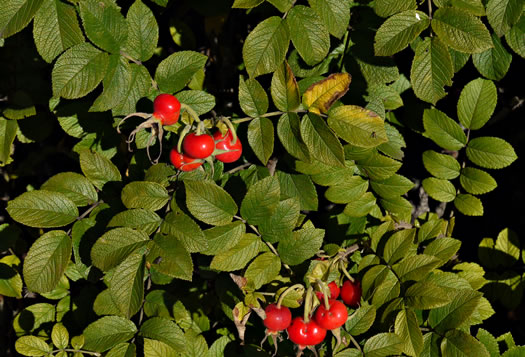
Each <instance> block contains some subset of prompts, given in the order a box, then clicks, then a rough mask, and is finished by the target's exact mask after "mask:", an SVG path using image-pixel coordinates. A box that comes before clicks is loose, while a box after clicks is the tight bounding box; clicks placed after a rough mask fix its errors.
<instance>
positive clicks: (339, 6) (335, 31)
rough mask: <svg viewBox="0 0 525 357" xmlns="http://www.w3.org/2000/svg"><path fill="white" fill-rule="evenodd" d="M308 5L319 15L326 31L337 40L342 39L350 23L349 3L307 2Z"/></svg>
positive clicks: (316, 0)
mask: <svg viewBox="0 0 525 357" xmlns="http://www.w3.org/2000/svg"><path fill="white" fill-rule="evenodd" d="M308 4H310V6H311V7H312V9H313V10H314V11H315V12H316V13H317V14H318V15H319V17H320V18H321V20H322V22H323V23H324V25H325V26H326V29H327V30H328V31H329V32H330V34H332V35H333V36H335V37H337V38H342V37H343V35H344V34H345V32H346V30H347V28H348V23H349V22H350V3H349V2H347V1H338V0H308Z"/></svg>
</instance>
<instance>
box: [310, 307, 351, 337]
mask: <svg viewBox="0 0 525 357" xmlns="http://www.w3.org/2000/svg"><path fill="white" fill-rule="evenodd" d="M328 303H329V305H330V308H329V309H328V310H327V309H326V307H325V305H324V304H321V306H319V307H318V308H317V311H316V312H315V322H317V324H318V325H319V326H321V327H322V328H325V329H327V330H334V329H336V328H338V327H341V326H343V325H344V324H345V322H346V319H348V311H347V310H346V306H345V304H343V303H342V302H340V301H337V300H329V302H328Z"/></svg>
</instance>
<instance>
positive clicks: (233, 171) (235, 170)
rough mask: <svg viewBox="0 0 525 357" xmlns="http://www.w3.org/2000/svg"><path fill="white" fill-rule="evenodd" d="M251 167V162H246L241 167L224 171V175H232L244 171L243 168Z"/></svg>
mask: <svg viewBox="0 0 525 357" xmlns="http://www.w3.org/2000/svg"><path fill="white" fill-rule="evenodd" d="M251 165H252V163H251V162H247V163H245V164H242V165H239V166H237V167H234V168H233V169H231V170H229V171H226V172H225V173H226V174H233V173H235V172H237V171H241V170H243V169H245V168H247V167H248V166H251Z"/></svg>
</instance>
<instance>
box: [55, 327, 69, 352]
mask: <svg viewBox="0 0 525 357" xmlns="http://www.w3.org/2000/svg"><path fill="white" fill-rule="evenodd" d="M51 340H52V341H53V344H54V345H55V346H56V347H58V348H67V346H68V345H69V332H68V331H67V328H66V327H64V325H62V324H60V323H59V324H55V325H54V326H53V330H52V331H51Z"/></svg>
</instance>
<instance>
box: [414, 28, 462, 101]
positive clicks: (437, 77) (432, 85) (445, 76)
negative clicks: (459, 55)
mask: <svg viewBox="0 0 525 357" xmlns="http://www.w3.org/2000/svg"><path fill="white" fill-rule="evenodd" d="M453 75H454V67H453V64H452V58H451V57H450V52H449V51H448V48H447V46H446V45H445V44H444V43H443V42H442V41H440V39H439V38H437V37H432V38H428V37H427V38H425V39H424V40H423V41H422V42H420V43H419V44H418V45H417V47H416V53H415V56H414V60H413V62H412V67H411V69H410V83H411V84H412V89H413V90H414V94H415V95H416V96H417V97H418V98H419V99H421V100H424V101H426V102H429V103H432V104H436V103H437V101H438V100H440V99H441V98H443V97H444V96H445V95H446V94H447V93H446V92H445V90H444V88H443V87H444V86H450V85H452V76H453Z"/></svg>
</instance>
